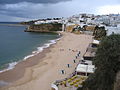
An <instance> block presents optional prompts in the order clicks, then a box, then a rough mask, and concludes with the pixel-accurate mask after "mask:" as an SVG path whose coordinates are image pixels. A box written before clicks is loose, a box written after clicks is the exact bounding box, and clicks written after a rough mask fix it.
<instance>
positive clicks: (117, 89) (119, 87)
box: [114, 71, 120, 90]
mask: <svg viewBox="0 0 120 90" xmlns="http://www.w3.org/2000/svg"><path fill="white" fill-rule="evenodd" d="M114 90H120V71H119V72H118V73H117V75H116V81H115V84H114Z"/></svg>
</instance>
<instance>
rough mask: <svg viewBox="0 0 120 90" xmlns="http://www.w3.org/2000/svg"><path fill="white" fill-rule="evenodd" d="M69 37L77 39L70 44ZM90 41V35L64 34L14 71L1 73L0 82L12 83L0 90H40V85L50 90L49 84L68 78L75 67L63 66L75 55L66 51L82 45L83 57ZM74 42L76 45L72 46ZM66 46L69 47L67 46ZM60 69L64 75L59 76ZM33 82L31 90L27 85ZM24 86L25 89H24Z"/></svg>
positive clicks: (19, 64)
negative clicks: (64, 71) (64, 72)
mask: <svg viewBox="0 0 120 90" xmlns="http://www.w3.org/2000/svg"><path fill="white" fill-rule="evenodd" d="M69 36H70V37H73V38H71V39H72V40H74V39H75V38H76V37H78V38H79V39H78V40H75V41H73V42H72V41H71V39H69ZM79 40H81V41H82V42H83V43H78V41H79ZM84 40H87V41H88V42H84ZM91 41H92V36H90V35H74V34H71V33H64V35H63V36H62V37H61V40H59V41H57V43H56V44H53V45H51V46H50V47H48V48H45V49H44V50H43V51H42V52H41V53H39V54H37V55H35V56H33V57H30V58H28V60H25V61H23V62H20V63H18V64H17V65H16V67H15V68H14V69H12V70H9V71H7V72H3V73H2V75H1V74H0V78H1V79H0V80H4V81H5V80H6V81H7V82H12V83H9V85H10V86H7V87H3V88H1V89H2V90H8V89H9V90H21V89H20V88H23V89H22V90H38V87H39V88H40V86H41V85H42V86H41V87H42V89H43V90H48V88H49V89H50V84H51V83H52V82H53V81H54V80H57V79H62V78H65V77H66V76H69V75H70V74H71V73H72V71H73V70H74V68H75V66H76V65H74V64H73V63H72V62H71V65H72V68H70V69H68V68H67V67H66V66H65V65H66V64H67V63H69V61H67V59H68V60H69V59H74V57H75V55H76V53H77V52H71V51H69V50H68V49H69V48H72V49H78V50H79V46H78V45H82V46H80V49H81V50H82V52H81V55H83V54H84V52H85V49H86V48H87V46H88V44H89V43H90V42H91ZM75 42H76V43H77V44H75V45H72V44H73V43H75ZM67 44H69V45H68V46H67ZM62 45H63V46H62ZM64 46H65V47H64ZM60 48H64V51H60V50H59V49H60ZM81 50H80V51H81ZM61 53H63V54H61ZM69 54H70V55H69ZM68 55H69V57H68ZM62 59H63V60H62ZM64 60H66V61H64ZM65 63H66V64H65ZM63 65H64V66H63ZM62 68H65V69H66V70H67V71H66V75H62V76H61V74H60V72H59V70H61V69H62ZM56 70H57V71H56ZM48 73H49V75H48ZM54 74H55V75H54ZM6 77H7V78H6ZM46 78H47V79H46ZM34 81H36V84H34V85H33V87H32V88H29V85H27V84H28V83H31V82H32V83H34ZM41 81H43V82H41ZM37 82H39V84H41V85H38V83H37ZM43 83H44V84H43ZM22 85H23V86H22ZM36 85H37V86H36ZM24 86H25V87H27V88H26V89H25V87H24ZM30 86H31V85H30ZM36 88H37V89H36Z"/></svg>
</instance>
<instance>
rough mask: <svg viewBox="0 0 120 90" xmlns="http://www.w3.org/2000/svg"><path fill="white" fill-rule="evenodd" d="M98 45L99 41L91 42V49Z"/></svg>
mask: <svg viewBox="0 0 120 90" xmlns="http://www.w3.org/2000/svg"><path fill="white" fill-rule="evenodd" d="M99 43H100V41H98V40H93V42H92V47H93V48H94V47H95V48H97V46H98V45H99Z"/></svg>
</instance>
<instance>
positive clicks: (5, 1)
mask: <svg viewBox="0 0 120 90" xmlns="http://www.w3.org/2000/svg"><path fill="white" fill-rule="evenodd" d="M63 1H70V0H0V4H14V3H20V2H31V3H58V2H63Z"/></svg>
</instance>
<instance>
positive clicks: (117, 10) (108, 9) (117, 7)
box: [97, 5, 120, 14]
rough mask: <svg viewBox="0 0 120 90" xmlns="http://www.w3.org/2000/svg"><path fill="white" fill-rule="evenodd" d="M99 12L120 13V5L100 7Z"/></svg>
mask: <svg viewBox="0 0 120 90" xmlns="http://www.w3.org/2000/svg"><path fill="white" fill-rule="evenodd" d="M97 13H99V14H113V13H115V14H118V13H120V5H106V6H101V7H99V8H98V12H97Z"/></svg>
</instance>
